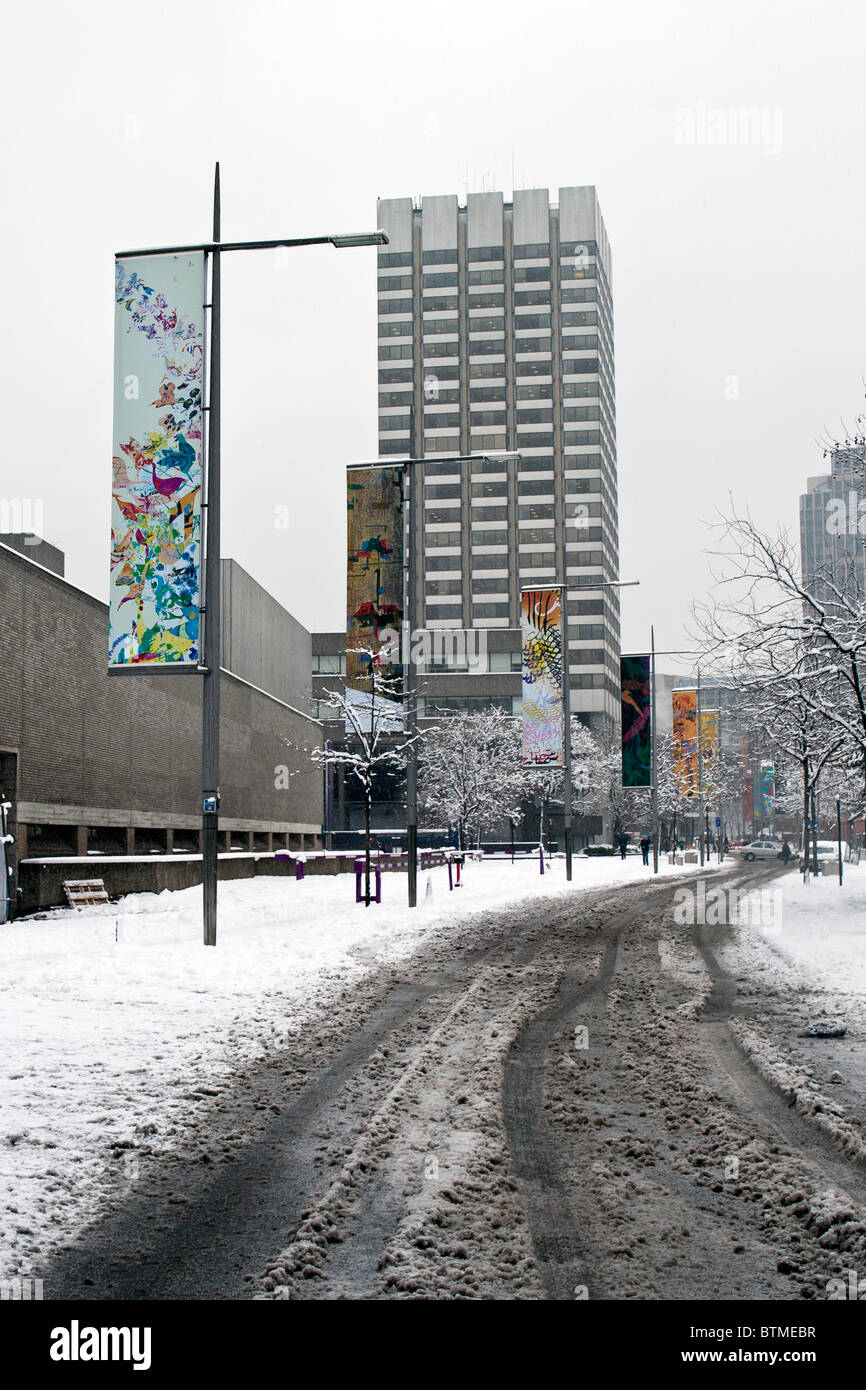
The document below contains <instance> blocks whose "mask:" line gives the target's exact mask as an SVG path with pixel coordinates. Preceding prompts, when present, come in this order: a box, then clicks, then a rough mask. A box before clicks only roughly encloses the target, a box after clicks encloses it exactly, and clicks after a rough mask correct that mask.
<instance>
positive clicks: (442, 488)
mask: <svg viewBox="0 0 866 1390" xmlns="http://www.w3.org/2000/svg"><path fill="white" fill-rule="evenodd" d="M444 466H445V465H444V464H440V465H439V467H440V468H443V467H444ZM450 466H451V467H452V468H459V464H451V465H450ZM424 471H425V472H426V471H427V470H426V468H425V470H424ZM460 495H461V492H460V484H459V483H427V482H425V484H424V496H425V497H456V498H459V497H460Z"/></svg>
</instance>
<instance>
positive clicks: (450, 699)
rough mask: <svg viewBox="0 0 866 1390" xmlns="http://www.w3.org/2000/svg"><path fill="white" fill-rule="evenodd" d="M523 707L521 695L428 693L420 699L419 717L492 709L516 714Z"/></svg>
mask: <svg viewBox="0 0 866 1390" xmlns="http://www.w3.org/2000/svg"><path fill="white" fill-rule="evenodd" d="M522 708H523V702H522V700H521V699H520V696H519V695H513V696H512V695H451V696H439V695H427V696H422V697H420V698H419V700H418V718H419V719H437V718H439V717H440V716H441V715H443V714H481V713H484V712H485V711H487V710H492V709H501V710H502V711H503V713H504V714H510V715H515V714H519V713H520V711H521V709H522Z"/></svg>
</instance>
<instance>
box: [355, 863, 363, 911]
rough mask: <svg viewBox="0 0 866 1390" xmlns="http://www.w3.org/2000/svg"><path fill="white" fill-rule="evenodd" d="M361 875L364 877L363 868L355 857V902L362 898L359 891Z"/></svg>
mask: <svg viewBox="0 0 866 1390" xmlns="http://www.w3.org/2000/svg"><path fill="white" fill-rule="evenodd" d="M363 877H364V870H363V868H362V867H361V866H360V865H359V863H358V861H357V859H356V860H355V902H356V903H359V902H360V901H361V898H362V893H361V880H362V879H363Z"/></svg>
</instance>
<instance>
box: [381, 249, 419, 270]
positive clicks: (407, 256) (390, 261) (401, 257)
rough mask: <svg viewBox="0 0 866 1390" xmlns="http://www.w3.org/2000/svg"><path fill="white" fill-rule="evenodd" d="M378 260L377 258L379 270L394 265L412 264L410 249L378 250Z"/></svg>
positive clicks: (391, 267)
mask: <svg viewBox="0 0 866 1390" xmlns="http://www.w3.org/2000/svg"><path fill="white" fill-rule="evenodd" d="M378 260H379V269H380V270H389V269H393V268H394V267H395V266H401V265H411V264H412V252H411V251H380V252H379V257H378Z"/></svg>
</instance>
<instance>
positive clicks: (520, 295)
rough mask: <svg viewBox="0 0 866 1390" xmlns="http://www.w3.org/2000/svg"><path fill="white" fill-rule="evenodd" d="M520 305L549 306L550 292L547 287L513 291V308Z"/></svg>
mask: <svg viewBox="0 0 866 1390" xmlns="http://www.w3.org/2000/svg"><path fill="white" fill-rule="evenodd" d="M520 304H547V305H549V304H550V290H549V289H547V287H545V288H543V289H541V288H539V289H534V290H515V291H514V305H515V308H516V307H517V306H518V305H520Z"/></svg>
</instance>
